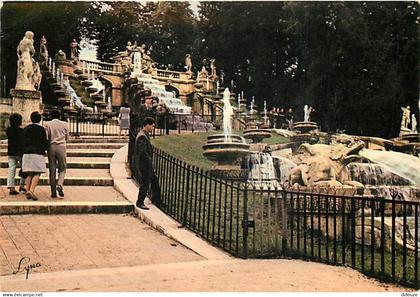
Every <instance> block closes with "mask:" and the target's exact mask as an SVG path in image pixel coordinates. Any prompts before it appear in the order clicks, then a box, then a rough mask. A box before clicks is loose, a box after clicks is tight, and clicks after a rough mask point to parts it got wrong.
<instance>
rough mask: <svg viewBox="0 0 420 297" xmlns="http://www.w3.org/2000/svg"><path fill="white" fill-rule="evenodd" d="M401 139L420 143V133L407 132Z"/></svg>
mask: <svg viewBox="0 0 420 297" xmlns="http://www.w3.org/2000/svg"><path fill="white" fill-rule="evenodd" d="M401 140H405V141H408V142H409V143H420V133H407V134H403V135H401Z"/></svg>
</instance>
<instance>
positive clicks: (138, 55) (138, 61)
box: [132, 52, 142, 77]
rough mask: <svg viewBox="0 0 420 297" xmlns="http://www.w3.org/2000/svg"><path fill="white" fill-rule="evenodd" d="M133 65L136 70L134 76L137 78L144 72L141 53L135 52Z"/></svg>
mask: <svg viewBox="0 0 420 297" xmlns="http://www.w3.org/2000/svg"><path fill="white" fill-rule="evenodd" d="M133 64H134V70H133V73H132V75H133V76H134V77H135V76H137V75H140V74H141V72H142V69H141V67H142V66H141V53H140V52H134V57H133Z"/></svg>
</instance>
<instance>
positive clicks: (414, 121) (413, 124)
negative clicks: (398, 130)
mask: <svg viewBox="0 0 420 297" xmlns="http://www.w3.org/2000/svg"><path fill="white" fill-rule="evenodd" d="M411 131H413V132H414V133H417V119H416V115H415V114H414V113H413V114H411Z"/></svg>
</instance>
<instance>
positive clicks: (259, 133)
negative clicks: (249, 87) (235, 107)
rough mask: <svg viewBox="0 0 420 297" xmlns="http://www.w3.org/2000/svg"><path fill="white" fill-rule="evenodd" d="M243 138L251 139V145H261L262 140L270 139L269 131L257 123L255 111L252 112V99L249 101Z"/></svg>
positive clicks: (266, 127)
mask: <svg viewBox="0 0 420 297" xmlns="http://www.w3.org/2000/svg"><path fill="white" fill-rule="evenodd" d="M244 137H245V138H247V139H251V140H252V142H253V143H261V142H262V140H263V139H264V138H269V137H271V131H270V129H268V126H266V125H264V124H258V123H257V111H256V110H254V97H253V98H252V101H251V108H250V110H249V114H248V117H247V122H246V126H245V131H244Z"/></svg>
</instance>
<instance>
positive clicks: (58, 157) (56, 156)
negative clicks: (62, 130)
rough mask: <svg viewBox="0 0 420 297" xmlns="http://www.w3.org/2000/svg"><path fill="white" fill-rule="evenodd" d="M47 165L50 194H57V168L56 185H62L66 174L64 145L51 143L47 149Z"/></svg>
mask: <svg viewBox="0 0 420 297" xmlns="http://www.w3.org/2000/svg"><path fill="white" fill-rule="evenodd" d="M48 166H49V171H50V186H51V195H57V179H56V175H57V169H58V185H59V186H63V184H64V176H65V174H66V167H67V163H66V145H65V144H51V145H50V147H49V149H48Z"/></svg>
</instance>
